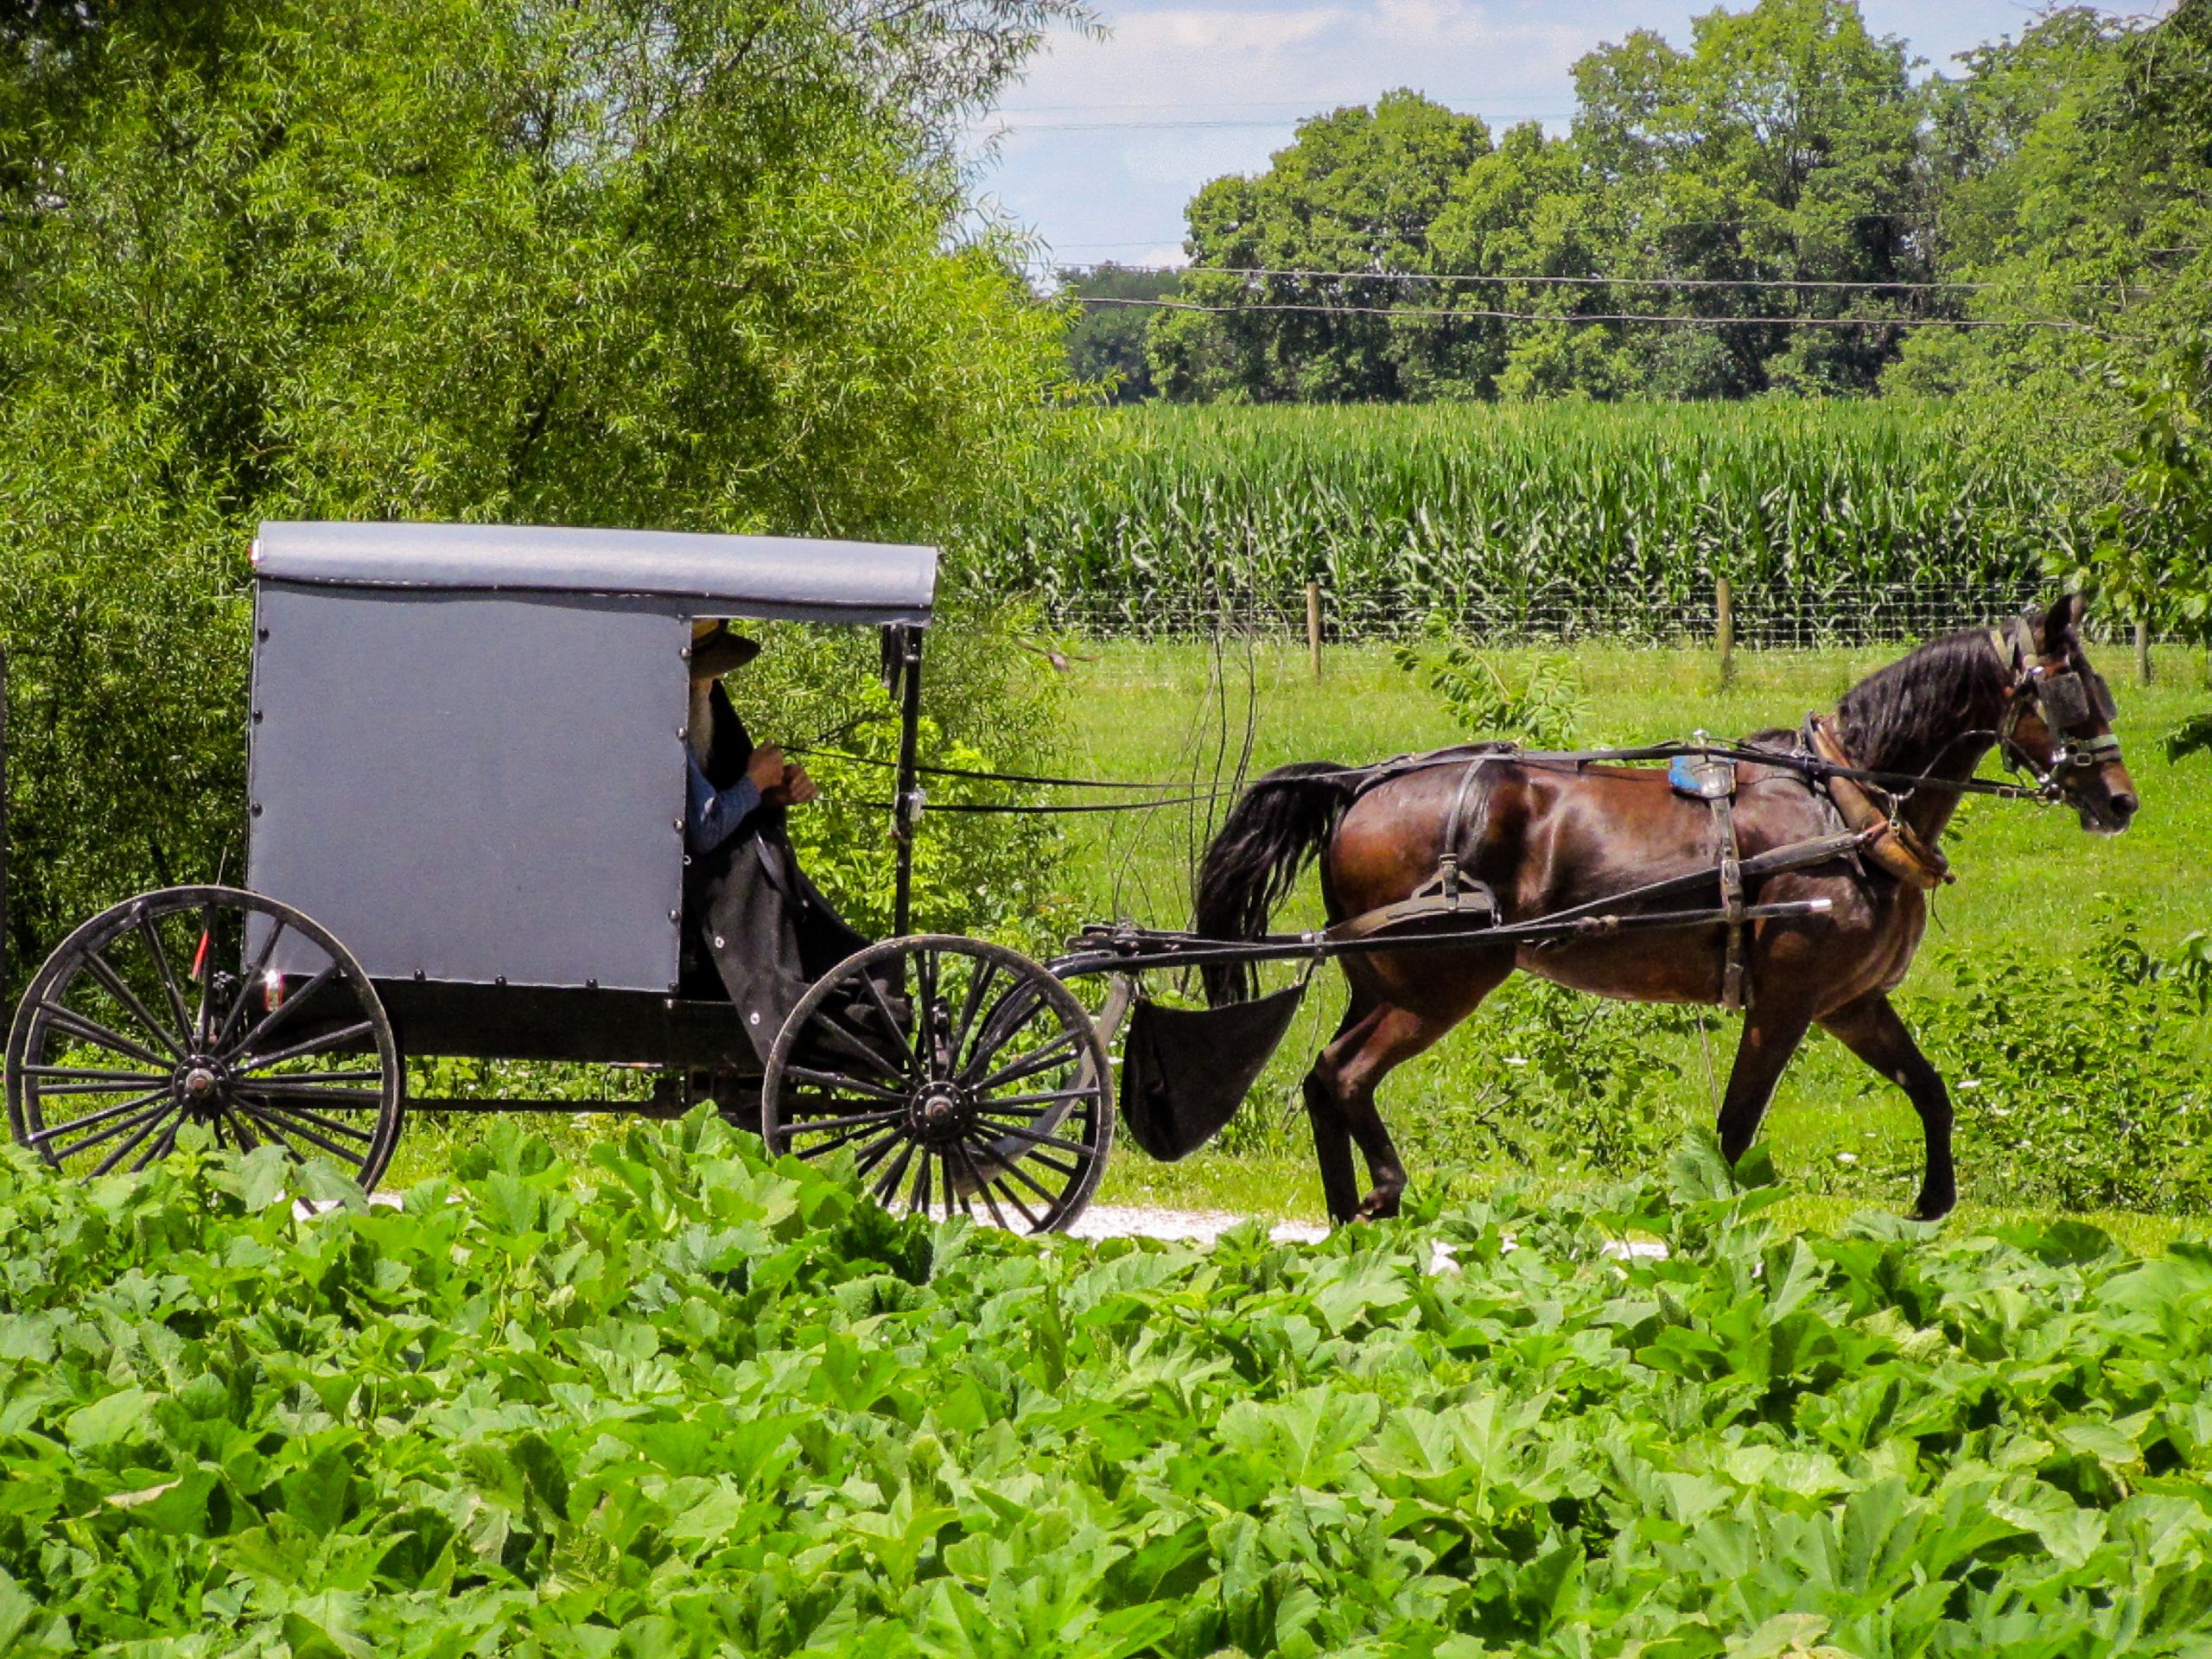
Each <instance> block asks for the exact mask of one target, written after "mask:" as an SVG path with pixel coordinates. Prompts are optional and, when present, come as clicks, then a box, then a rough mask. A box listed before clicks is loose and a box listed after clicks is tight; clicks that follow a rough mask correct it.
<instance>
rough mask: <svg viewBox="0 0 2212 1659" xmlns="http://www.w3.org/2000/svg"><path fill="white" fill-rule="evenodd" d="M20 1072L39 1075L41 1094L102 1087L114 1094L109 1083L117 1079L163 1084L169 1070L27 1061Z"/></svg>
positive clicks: (116, 1081)
mask: <svg viewBox="0 0 2212 1659" xmlns="http://www.w3.org/2000/svg"><path fill="white" fill-rule="evenodd" d="M23 1075H24V1076H25V1077H36V1078H38V1079H40V1082H39V1086H38V1091H39V1093H41V1095H82V1094H88V1093H92V1092H93V1091H95V1090H99V1089H101V1088H103V1087H105V1088H106V1090H107V1092H108V1093H110V1094H113V1093H114V1092H115V1090H114V1088H113V1087H112V1085H113V1084H118V1083H135V1084H139V1085H140V1086H142V1087H143V1086H144V1085H145V1084H153V1083H162V1084H166V1083H167V1082H168V1080H169V1074H168V1072H166V1071H159V1072H156V1071H106V1070H104V1069H103V1068H101V1067H99V1066H96V1065H27V1066H25V1067H24V1068H23ZM48 1077H66V1078H67V1079H68V1080H69V1081H70V1082H72V1083H81V1084H84V1085H85V1087H83V1088H64V1087H62V1086H60V1084H53V1083H48V1082H47V1081H45V1079H47V1078H48Z"/></svg>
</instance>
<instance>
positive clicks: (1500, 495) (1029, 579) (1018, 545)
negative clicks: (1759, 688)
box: [982, 401, 2081, 644]
mask: <svg viewBox="0 0 2212 1659" xmlns="http://www.w3.org/2000/svg"><path fill="white" fill-rule="evenodd" d="M1085 418H1086V419H1087V420H1088V421H1089V422H1090V424H1089V425H1087V426H1086V428H1085V430H1084V436H1083V438H1082V440H1081V441H1080V442H1072V443H1071V444H1069V445H1068V446H1066V447H1065V448H1064V449H1063V451H1062V452H1061V453H1060V454H1058V455H1057V456H1056V457H1055V458H1054V459H1052V461H1048V462H1047V463H1046V464H1045V465H1044V466H1043V467H1040V469H1039V471H1038V472H1037V473H1036V474H1034V475H1033V478H1032V480H1030V485H1029V487H1028V489H1027V493H1026V494H1025V495H1024V496H1023V498H1022V499H1020V501H1019V502H1018V504H1016V505H1014V506H1012V507H1010V508H1009V509H1008V511H1007V512H1006V513H1005V515H1004V517H1003V518H1001V521H1000V522H999V523H998V524H996V525H995V527H994V529H993V530H992V531H991V533H990V535H989V537H988V544H987V551H986V554H985V557H984V560H983V562H982V568H983V569H984V571H985V572H986V574H987V575H988V578H989V580H990V581H991V582H992V583H993V585H994V586H995V587H998V588H1000V589H1001V591H1005V590H1007V589H1015V590H1025V591H1027V592H1030V593H1033V594H1036V595H1038V596H1039V599H1041V601H1043V603H1044V605H1045V607H1046V613H1047V614H1048V615H1049V616H1050V617H1052V619H1053V620H1055V621H1056V622H1057V623H1058V624H1059V625H1060V626H1063V627H1064V628H1066V629H1068V630H1069V631H1071V632H1091V633H1098V634H1114V633H1125V632H1143V633H1160V632H1203V631H1205V629H1206V628H1207V627H1208V626H1215V625H1217V624H1218V623H1220V622H1222V621H1224V620H1228V621H1230V622H1234V623H1239V624H1243V625H1247V626H1250V625H1257V626H1262V627H1271V626H1283V627H1286V628H1289V629H1291V630H1293V631H1295V630H1296V629H1297V628H1300V627H1302V626H1303V617H1304V604H1305V601H1304V589H1305V586H1306V583H1307V582H1309V581H1312V582H1319V583H1320V584H1321V586H1322V588H1323V590H1324V592H1325V595H1326V602H1327V607H1328V613H1329V616H1330V624H1331V632H1332V634H1333V635H1336V636H1338V637H1351V636H1357V635H1388V634H1391V633H1396V632H1403V631H1404V630H1405V629H1406V628H1408V627H1409V626H1413V625H1414V624H1417V623H1418V621H1419V620H1420V619H1421V617H1422V616H1423V615H1425V614H1427V613H1428V612H1429V611H1431V610H1434V609H1439V608H1442V609H1446V610H1448V611H1450V612H1452V613H1454V614H1455V615H1457V616H1458V617H1459V618H1460V619H1461V620H1463V622H1464V623H1465V625H1466V626H1469V627H1470V628H1471V630H1472V631H1474V632H1477V633H1478V634H1481V635H1484V636H1487V637H1491V638H1495V639H1511V638H1570V637H1573V636H1575V635H1577V634H1611V635H1625V636H1629V637H1646V638H1660V639H1664V638H1669V637H1684V636H1688V637H1696V636H1698V635H1700V634H1709V633H1710V632H1712V629H1713V582H1714V580H1715V578H1717V577H1722V576H1725V577H1726V578H1728V579H1729V581H1730V582H1731V583H1732V587H1733V588H1734V597H1735V607H1736V613H1737V626H1738V635H1739V637H1740V638H1743V639H1745V641H1746V642H1747V643H1761V642H1768V641H1770V642H1772V643H1777V644H1782V643H1798V642H1800V641H1802V642H1803V643H1816V642H1819V641H1821V640H1823V639H1853V638H1862V639H1871V638H1881V639H1889V638H1904V637H1907V636H1910V635H1917V634H1924V633H1928V632H1936V631H1938V630H1940V629H1942V628H1946V627H1951V626H1966V625H1967V624H1968V623H1971V622H1974V621H1978V620H1986V618H1987V617H1988V616H1990V615H1992V614H1993V613H1995V612H1996V611H1998V610H1999V609H2002V608H2005V607H2010V606H2012V605H2014V604H2016V603H2018V602H2021V601H2023V600H2024V598H2026V597H2027V596H2030V595H2032V594H2034V593H2035V592H2037V591H2038V590H2039V589H2040V588H2042V587H2043V586H2044V583H2043V582H2041V580H2040V577H2039V572H2040V571H2041V569H2042V568H2043V556H2044V553H2045V551H2046V550H2048V549H2050V547H2052V546H2055V545H2059V544H2062V543H2066V542H2068V541H2069V540H2070V539H2071V538H2073V537H2076V536H2078V535H2079V534H2080V533H2081V527H2080V525H2079V524H2078V523H2077V522H2076V520H2075V516H2074V515H2073V514H2072V513H2070V512H2069V511H2068V510H2067V509H2065V508H2064V507H2063V505H2062V504H2061V502H2060V500H2059V499H2058V497H2057V495H2056V491H2055V490H2054V489H2053V488H2052V487H2051V486H2050V484H2049V483H2048V482H2047V481H2046V480H2043V479H2039V478H2038V477H2037V476H2036V475H2035V474H2034V473H2033V472H2032V471H2031V469H2030V468H2029V467H2028V466H2027V465H2026V463H2025V462H2024V461H2023V460H2020V459H2018V458H2015V457H2012V456H2009V455H2003V454H1999V455H1995V456H1992V455H1990V454H1987V453H1986V452H1977V451H1975V450H1974V448H1971V447H1970V446H1968V445H1967V444H1966V443H1965V442H1962V441H1961V439H1960V437H1959V435H1958V434H1957V433H1956V432H1955V430H1954V429H1952V427H1951V425H1950V423H1949V422H1948V417H1947V416H1945V415H1944V413H1943V412H1942V410H1941V409H1940V408H1939V407H1936V406H1933V405H1928V404H1914V403H1909V402H1897V401H1892V402H1884V403H1872V402H1868V403H1842V402H1827V403H1819V402H1805V401H1793V402H1787V403H1784V402H1778V401H1777V402H1771V403H1749V404H1686V405H1685V404H1661V405H1596V404H1530V405H1517V406H1503V407H1500V406H1469V405H1434V404H1432V405H1424V406H1414V407H1407V406H1395V407H1300V408H1264V409H1253V408H1243V409H1238V408H1224V407H1219V406H1216V407H1210V408H1179V407H1173V406H1166V405H1150V406H1145V407H1141V408H1137V409H1133V410H1124V411H1117V412H1114V413H1110V414H1104V415H1100V416H1093V417H1085Z"/></svg>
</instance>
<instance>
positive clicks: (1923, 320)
mask: <svg viewBox="0 0 2212 1659" xmlns="http://www.w3.org/2000/svg"><path fill="white" fill-rule="evenodd" d="M1072 297H1073V298H1074V299H1075V301H1076V302H1077V304H1079V305H1106V306H1122V307H1132V308H1142V309H1146V310H1155V311H1200V312H1205V313H1206V314H1208V315H1213V316H1234V315H1238V314H1240V313H1245V312H1300V313H1306V314H1310V315H1317V316H1328V317H1403V318H1421V319H1426V320H1429V321H1438V322H1576V323H1582V322H1658V323H1696V324H1699V325H1701V326H1706V327H1710V326H1712V325H1713V324H1715V323H1738V324H1743V323H1751V324H1758V325H1762V326H1765V327H1777V328H2051V329H2057V330H2061V331H2063V332H2065V333H2068V334H2095V335H2097V336H2098V337H2099V338H2100V339H2104V340H2111V339H2113V338H2116V336H2114V335H2113V334H2108V333H2107V332H2106V331H2105V330H2103V329H2101V328H2098V327H2094V326H2092V325H2091V324H2089V323H2086V322H2073V321H2068V320H2067V319H2065V318H2063V317H2022V318H2018V319H2017V320H2014V321H2006V320H2005V319H2002V318H1997V317H1676V316H1646V315H1641V314H1639V313H1637V312H1633V311H1621V312H1576V313H1569V314H1566V315H1561V314H1560V313H1558V312H1554V311H1487V310H1484V311H1467V310H1439V309H1433V308H1424V307H1414V306H1390V305H1292V304H1287V303H1281V304H1278V303H1258V302H1255V303H1254V304H1250V305H1200V304H1198V303H1197V302H1193V301H1191V300H1133V299H1122V298H1118V297H1115V296H1109V295H1104V294H1078V295H1075V296H1072Z"/></svg>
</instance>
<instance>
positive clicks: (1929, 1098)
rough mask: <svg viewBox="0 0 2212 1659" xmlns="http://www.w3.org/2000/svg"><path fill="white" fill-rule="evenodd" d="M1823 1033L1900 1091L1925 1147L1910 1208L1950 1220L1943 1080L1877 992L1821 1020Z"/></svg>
mask: <svg viewBox="0 0 2212 1659" xmlns="http://www.w3.org/2000/svg"><path fill="white" fill-rule="evenodd" d="M1821 1029H1822V1030H1823V1031H1825V1032H1827V1033H1828V1034H1829V1035H1830V1036H1832V1037H1834V1039H1836V1040H1837V1041H1838V1042H1840V1043H1841V1044H1842V1045H1843V1046H1845V1047H1846V1048H1847V1049H1849V1050H1850V1051H1851V1052H1853V1053H1854V1054H1856V1055H1857V1056H1858V1057H1859V1058H1860V1059H1862V1060H1864V1061H1866V1064H1867V1065H1871V1066H1872V1067H1873V1068H1874V1070H1876V1071H1878V1072H1880V1073H1881V1074H1882V1075H1883V1076H1884V1077H1887V1078H1888V1079H1889V1080H1890V1081H1891V1083H1894V1084H1897V1087H1898V1088H1900V1089H1902V1090H1904V1092H1905V1094H1906V1096H1908V1097H1909V1098H1910V1100H1911V1102H1912V1109H1913V1110H1915V1111H1916V1112H1918V1113H1919V1114H1920V1133H1921V1136H1922V1138H1923V1141H1925V1142H1926V1144H1927V1156H1926V1163H1925V1165H1924V1166H1923V1170H1922V1172H1921V1177H1920V1197H1919V1198H1918V1199H1917V1200H1916V1201H1915V1203H1914V1205H1913V1207H1912V1213H1913V1216H1914V1218H1915V1219H1916V1220H1920V1221H1934V1220H1936V1218H1937V1217H1942V1216H1945V1215H1948V1214H1949V1213H1950V1210H1951V1206H1952V1205H1955V1204H1956V1203H1957V1202H1958V1198H1959V1191H1958V1176H1957V1173H1956V1172H1955V1171H1954V1169H1953V1168H1952V1166H1951V1092H1950V1090H1948V1089H1946V1088H1945V1087H1944V1086H1943V1079H1942V1077H1940V1076H1938V1075H1937V1073H1936V1068H1935V1067H1934V1066H1933V1065H1929V1061H1928V1057H1927V1056H1926V1055H1925V1054H1923V1053H1922V1052H1920V1045H1919V1044H1917V1043H1916V1042H1914V1041H1913V1040H1912V1033H1910V1032H1909V1031H1907V1030H1906V1029H1905V1028H1904V1020H1900V1019H1898V1018H1897V1010H1896V1009H1895V1008H1893V1007H1891V1006H1890V999H1889V997H1888V995H1886V994H1885V993H1884V992H1881V991H1876V992H1875V993H1874V994H1873V995H1871V996H1862V997H1860V998H1859V1000H1858V1001H1855V1002H1847V1003H1846V1004H1845V1005H1844V1006H1843V1007H1840V1008H1838V1009H1836V1010H1835V1011H1834V1013H1832V1014H1823V1015H1821Z"/></svg>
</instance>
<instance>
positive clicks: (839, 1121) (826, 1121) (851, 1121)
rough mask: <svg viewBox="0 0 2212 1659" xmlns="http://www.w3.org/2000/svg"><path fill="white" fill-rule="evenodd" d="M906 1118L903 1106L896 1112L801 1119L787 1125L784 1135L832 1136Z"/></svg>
mask: <svg viewBox="0 0 2212 1659" xmlns="http://www.w3.org/2000/svg"><path fill="white" fill-rule="evenodd" d="M904 1116H906V1108H905V1107H903V1106H901V1107H899V1108H898V1109H896V1110H894V1111H888V1112H861V1113H858V1114H856V1115H855V1116H850V1117H813V1118H800V1119H799V1120H798V1122H793V1123H791V1124H789V1125H787V1126H786V1127H785V1130H784V1133H785V1135H830V1134H834V1133H835V1132H836V1131H837V1130H839V1129H849V1128H855V1127H858V1128H870V1127H872V1126H873V1125H874V1124H878V1123H892V1122H897V1121H898V1120H899V1119H900V1118H903V1117H904Z"/></svg>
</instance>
